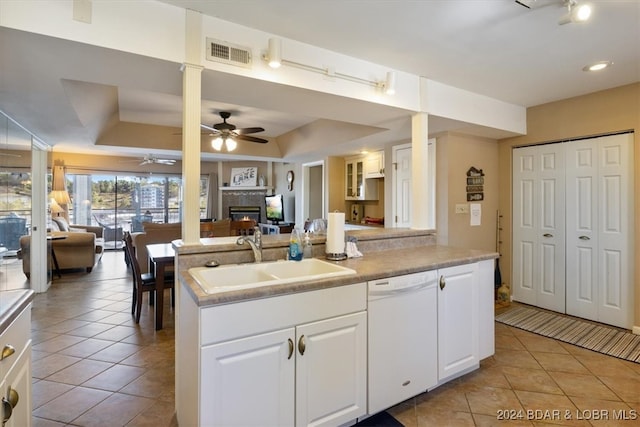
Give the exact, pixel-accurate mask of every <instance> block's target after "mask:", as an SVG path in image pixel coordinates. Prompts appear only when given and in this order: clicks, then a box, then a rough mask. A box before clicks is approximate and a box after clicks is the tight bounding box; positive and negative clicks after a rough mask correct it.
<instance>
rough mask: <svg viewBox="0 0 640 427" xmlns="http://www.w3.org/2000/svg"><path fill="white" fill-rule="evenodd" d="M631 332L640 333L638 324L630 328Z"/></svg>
mask: <svg viewBox="0 0 640 427" xmlns="http://www.w3.org/2000/svg"><path fill="white" fill-rule="evenodd" d="M631 332H633V333H634V334H636V335H640V326H634V327H633V328H632V329H631Z"/></svg>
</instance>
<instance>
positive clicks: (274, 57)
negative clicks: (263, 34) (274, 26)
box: [265, 38, 282, 68]
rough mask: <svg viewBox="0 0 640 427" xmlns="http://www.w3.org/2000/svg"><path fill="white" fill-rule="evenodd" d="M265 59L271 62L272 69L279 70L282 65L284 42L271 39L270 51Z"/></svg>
mask: <svg viewBox="0 0 640 427" xmlns="http://www.w3.org/2000/svg"><path fill="white" fill-rule="evenodd" d="M265 59H266V60H267V61H269V67H271V68H279V67H280V65H282V41H281V40H280V39H276V38H271V39H269V51H268V53H267V56H266V58H265Z"/></svg>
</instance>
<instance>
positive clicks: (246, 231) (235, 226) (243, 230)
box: [231, 219, 257, 236]
mask: <svg viewBox="0 0 640 427" xmlns="http://www.w3.org/2000/svg"><path fill="white" fill-rule="evenodd" d="M256 225H257V223H256V221H255V220H253V219H249V220H242V221H231V235H232V236H249V235H252V234H253V228H254V227H255V226H256Z"/></svg>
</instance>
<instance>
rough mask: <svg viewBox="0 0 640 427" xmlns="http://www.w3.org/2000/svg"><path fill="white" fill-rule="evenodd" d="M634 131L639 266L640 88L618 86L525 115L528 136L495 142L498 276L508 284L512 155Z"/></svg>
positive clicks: (639, 310)
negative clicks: (524, 148)
mask: <svg viewBox="0 0 640 427" xmlns="http://www.w3.org/2000/svg"><path fill="white" fill-rule="evenodd" d="M625 130H634V131H635V133H636V135H635V144H634V164H635V165H636V167H635V169H636V170H635V176H634V186H635V190H634V194H635V195H636V197H635V232H634V242H635V244H634V246H635V258H634V259H635V262H634V264H635V265H636V266H637V265H640V215H639V212H640V195H638V189H640V170H638V166H637V165H640V147H639V146H638V144H639V141H640V137H639V136H638V132H639V131H640V83H634V84H631V85H626V86H621V87H618V88H614V89H609V90H606V91H601V92H595V93H592V94H588V95H583V96H579V97H576V98H570V99H565V100H562V101H558V102H552V103H549V104H544V105H540V106H536V107H531V108H529V109H528V110H527V135H525V136H521V137H517V138H509V139H504V140H500V141H499V142H498V150H499V162H500V173H499V188H500V196H501V197H500V210H501V212H502V213H503V214H504V223H503V229H504V234H503V238H502V240H503V241H504V249H503V251H502V252H503V255H504V256H503V261H502V262H501V264H500V265H501V267H502V277H503V279H504V280H505V281H508V282H511V264H512V259H511V256H510V254H511V227H512V217H511V215H512V214H511V204H512V198H511V195H512V188H511V175H512V167H511V152H512V148H513V147H516V146H521V145H530V144H539V143H544V142H551V141H560V140H568V139H577V138H581V137H586V136H594V135H603V134H607V133H613V132H619V131H625ZM634 289H635V322H634V325H636V326H638V325H640V269H638V268H636V271H635V277H634Z"/></svg>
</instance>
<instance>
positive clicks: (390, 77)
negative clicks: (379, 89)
mask: <svg viewBox="0 0 640 427" xmlns="http://www.w3.org/2000/svg"><path fill="white" fill-rule="evenodd" d="M384 91H385V93H386V94H387V95H395V93H396V73H395V72H393V71H387V79H386V80H385V82H384Z"/></svg>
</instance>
